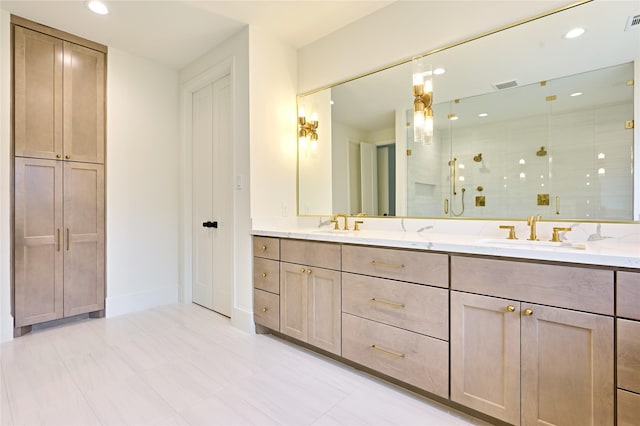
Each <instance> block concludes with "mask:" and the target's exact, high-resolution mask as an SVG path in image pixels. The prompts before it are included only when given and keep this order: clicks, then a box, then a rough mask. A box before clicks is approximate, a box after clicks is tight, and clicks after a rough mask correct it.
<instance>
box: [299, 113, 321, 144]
mask: <svg viewBox="0 0 640 426" xmlns="http://www.w3.org/2000/svg"><path fill="white" fill-rule="evenodd" d="M317 129H318V113H315V112H314V113H313V114H311V121H309V122H307V119H306V118H305V116H304V109H303V108H300V109H299V110H298V138H299V139H300V147H302V148H305V147H306V146H307V140H308V139H309V140H311V150H312V151H315V150H316V149H318V132H317V131H316V130H317Z"/></svg>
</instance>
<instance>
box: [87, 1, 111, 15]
mask: <svg viewBox="0 0 640 426" xmlns="http://www.w3.org/2000/svg"><path fill="white" fill-rule="evenodd" d="M87 7H88V8H89V10H91V11H92V12H93V13H97V14H98V15H106V14H107V13H109V9H108V8H107V5H106V4H104V3H102V2H101V1H98V0H91V1H89V2H87Z"/></svg>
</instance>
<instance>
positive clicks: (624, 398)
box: [618, 389, 640, 426]
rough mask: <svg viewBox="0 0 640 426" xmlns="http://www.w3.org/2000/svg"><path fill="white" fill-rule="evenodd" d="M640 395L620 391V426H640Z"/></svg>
mask: <svg viewBox="0 0 640 426" xmlns="http://www.w3.org/2000/svg"><path fill="white" fill-rule="evenodd" d="M638 419H640V395H638V394H637V393H631V392H627V391H623V390H621V389H618V426H638Z"/></svg>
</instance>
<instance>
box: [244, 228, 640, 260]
mask: <svg viewBox="0 0 640 426" xmlns="http://www.w3.org/2000/svg"><path fill="white" fill-rule="evenodd" d="M269 228H270V227H264V228H262V229H254V230H253V231H252V233H253V235H260V236H268V237H280V238H296V239H304V240H312V241H330V242H338V243H350V244H363V245H375V246H384V247H398V248H411V249H420V250H433V251H442V252H449V253H468V254H479V255H489V256H504V257H510V258H521V259H533V260H549V261H555V262H568V263H578V264H587V265H600V266H616V267H623V268H637V269H640V245H639V244H638V243H637V242H636V241H635V240H633V241H631V242H625V241H621V240H620V239H617V238H606V237H605V238H603V239H601V240H598V241H563V242H560V243H552V242H549V241H527V240H526V239H525V238H521V239H519V240H507V239H504V238H494V237H493V236H490V237H487V236H483V235H464V234H455V233H435V232H433V229H427V230H423V231H416V232H413V231H395V230H394V231H387V230H361V231H334V230H331V229H328V228H327V227H316V228H301V227H274V228H271V229H269Z"/></svg>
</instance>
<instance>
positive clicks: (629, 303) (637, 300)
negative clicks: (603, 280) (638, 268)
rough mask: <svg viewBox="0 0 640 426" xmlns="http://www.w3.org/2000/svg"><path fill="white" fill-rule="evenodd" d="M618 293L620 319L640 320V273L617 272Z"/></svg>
mask: <svg viewBox="0 0 640 426" xmlns="http://www.w3.org/2000/svg"><path fill="white" fill-rule="evenodd" d="M616 276H617V281H618V291H617V293H616V299H617V305H618V306H617V307H618V311H617V312H616V314H617V315H618V316H619V317H625V318H631V319H635V320H640V309H638V306H640V273H638V272H624V271H618V272H616Z"/></svg>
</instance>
